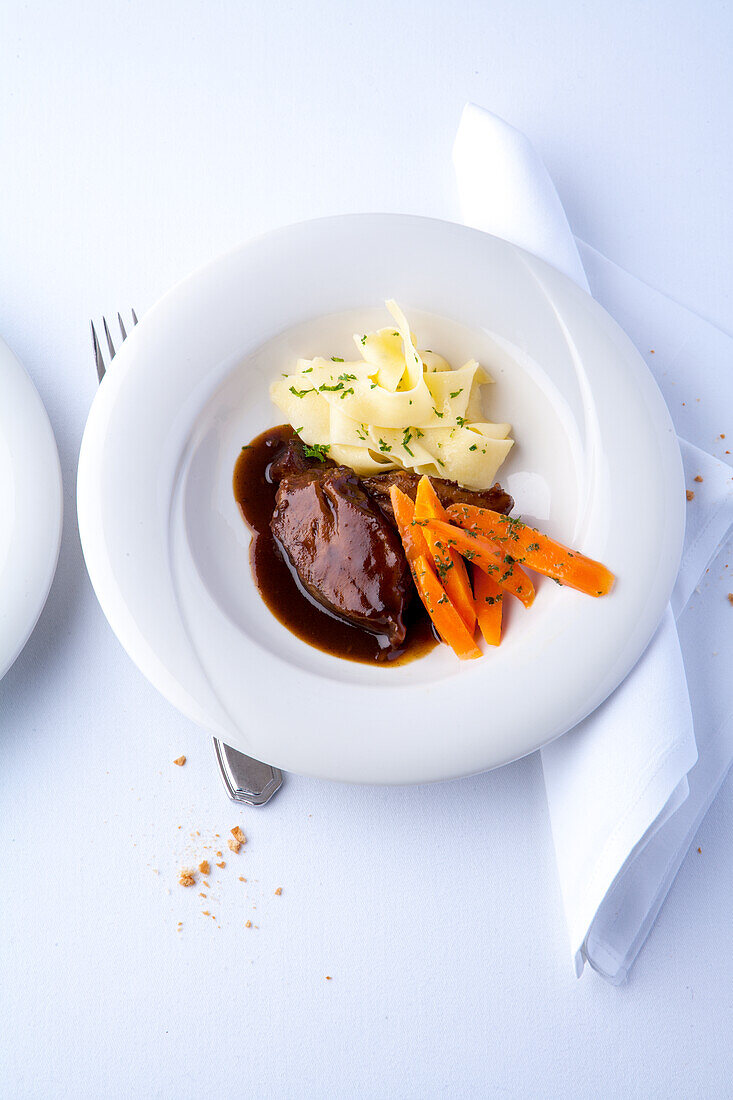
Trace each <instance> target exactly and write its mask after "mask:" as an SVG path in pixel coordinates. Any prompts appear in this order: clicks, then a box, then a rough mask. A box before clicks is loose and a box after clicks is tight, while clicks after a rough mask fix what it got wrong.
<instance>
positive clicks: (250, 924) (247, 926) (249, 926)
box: [244, 920, 252, 928]
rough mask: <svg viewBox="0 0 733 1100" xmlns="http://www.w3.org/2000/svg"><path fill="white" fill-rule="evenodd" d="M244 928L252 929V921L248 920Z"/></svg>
mask: <svg viewBox="0 0 733 1100" xmlns="http://www.w3.org/2000/svg"><path fill="white" fill-rule="evenodd" d="M244 927H245V928H251V927H252V921H251V920H246V921H245V922H244Z"/></svg>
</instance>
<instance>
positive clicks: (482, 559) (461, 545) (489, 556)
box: [423, 512, 534, 607]
mask: <svg viewBox="0 0 733 1100" xmlns="http://www.w3.org/2000/svg"><path fill="white" fill-rule="evenodd" d="M449 514H450V512H449ZM423 526H424V527H427V528H429V529H431V530H433V531H435V532H436V534H439V535H440V536H441V537H442V538H443V540H444V541H445V542H446V543H447V544H448V545H449V546H450V547H452V548H453V549H454V550H457V551H458V553H459V554H462V555H463V557H464V558H467V559H468V560H469V561H472V562H473V564H474V565H477V566H478V567H479V569H483V571H484V573H488V574H489V576H490V577H492V578H493V579H494V580H495V581H496V583H497V584H499V585H501V587H502V588H503V589H504V590H505V591H506V592H511V594H512V595H513V596H516V597H517V599H518V600H521V602H522V603H523V604H524V606H525V607H531V605H532V603H533V601H534V585H533V584H532V581H531V580H530V579H529V577H528V576H527V574H526V573H525V572H524V570H523V569H522V568H521V567H520V566H519V565H516V564H515V562H514V560H513V558H512V557H511V556H510V555H509V554H507V552H506V550H505V549H504V547H500V546H498V545H497V544H496V543H495V542H492V541H491V540H490V539H486V538H483V537H482V536H481V535H477V534H476V532H475V531H464V530H463V529H462V528H461V527H454V526H453V524H450V523H443V521H442V520H439V519H429V520H425V521H423Z"/></svg>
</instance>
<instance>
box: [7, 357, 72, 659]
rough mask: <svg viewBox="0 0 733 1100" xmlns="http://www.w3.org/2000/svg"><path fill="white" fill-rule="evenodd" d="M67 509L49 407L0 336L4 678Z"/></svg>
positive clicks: (24, 636)
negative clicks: (45, 406) (47, 412)
mask: <svg viewBox="0 0 733 1100" xmlns="http://www.w3.org/2000/svg"><path fill="white" fill-rule="evenodd" d="M62 516H63V491H62V487H61V467H60V466H59V456H58V451H57V450H56V440H55V439H54V436H53V431H52V429H51V425H50V423H49V420H48V416H47V414H46V410H45V409H44V407H43V403H42V401H41V399H40V397H39V396H38V392H37V390H36V388H35V386H34V385H33V383H32V382H31V380H30V378H29V377H28V375H27V374H26V372H25V371H24V370H23V367H22V366H21V365H20V363H19V362H18V360H17V359H16V358H15V356H14V355H13V353H12V352H11V350H10V348H9V347H8V346H7V345H6V344H5V343H3V341H2V340H0V679H1V678H2V677H3V676H4V675H5V673H6V672H7V671H8V669H9V668H10V666H11V665H12V663H13V661H14V660H15V658H16V657H17V656H18V654H19V653H20V651H21V649H22V648H23V646H24V645H25V643H26V642H27V640H28V638H29V637H30V634H31V631H32V630H33V627H34V626H35V625H36V622H37V621H38V616H39V615H40V614H41V611H42V610H43V606H44V604H45V602H46V597H47V596H48V592H49V589H50V587H51V581H52V580H53V575H54V573H55V571H56V562H57V560H58V555H59V545H60V543H61V523H62Z"/></svg>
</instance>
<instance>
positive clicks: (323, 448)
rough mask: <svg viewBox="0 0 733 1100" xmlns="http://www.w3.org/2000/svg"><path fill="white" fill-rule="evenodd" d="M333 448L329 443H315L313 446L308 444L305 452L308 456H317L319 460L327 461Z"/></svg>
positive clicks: (304, 449)
mask: <svg viewBox="0 0 733 1100" xmlns="http://www.w3.org/2000/svg"><path fill="white" fill-rule="evenodd" d="M330 450H331V447H330V444H328V443H314V444H313V445H312V446H310V445H307V444H306V446H305V447H304V448H303V454H304V455H305V457H306V458H317V459H318V461H319V462H325V461H326V455H327V454H328V452H329V451H330Z"/></svg>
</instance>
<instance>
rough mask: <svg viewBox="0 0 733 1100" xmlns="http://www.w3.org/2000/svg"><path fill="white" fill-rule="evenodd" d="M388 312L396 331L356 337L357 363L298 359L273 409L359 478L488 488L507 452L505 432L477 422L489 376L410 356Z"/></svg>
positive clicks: (402, 321) (406, 338)
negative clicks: (412, 476)
mask: <svg viewBox="0 0 733 1100" xmlns="http://www.w3.org/2000/svg"><path fill="white" fill-rule="evenodd" d="M386 306H387V309H388V310H389V312H390V313H391V314H392V317H393V318H394V321H395V323H394V325H392V326H391V327H389V328H383V329H380V330H379V331H378V332H368V333H365V334H356V335H355V336H354V342H355V343H356V346H357V348H358V350H359V353H360V355H361V359H359V360H356V361H354V362H345V361H343V360H342V359H339V358H337V357H335V356H334V357H333V358H331V359H322V358H316V359H299V360H298V361H297V369H296V371H295V372H294V373H293V374H288V375H286V376H284V377H283V378H280V379H278V381H276V382H274V383H273V385H272V386H271V388H270V396H271V397H272V400H273V401H274V403H275V404H276V405H277V407H278V408H279V409H280V410H282V412H283V413H284V414H285V416H286V417H287V419H288V421H289V423H290V424H292V426H293V427H294V428H295V431H296V432H297V433H298V435H299V436H300V438H301V439H302V440H303V441H304V443H306V444H308V445H309V446H311V447H318V448H319V449H320V450H321V452H326V453H327V454H328V456H329V458H332V459H333V460H334V461H335V462H337V463H339V464H343V465H345V466H351V468H352V469H353V470H354V471H355V472H356V473H357V474H360V475H362V476H367V475H370V474H376V473H384V472H385V471H387V470H393V469H400V468H403V469H407V470H414V471H416V472H417V473H419V474H428V475H429V476H433V477H441V478H449V479H451V480H453V481H457V482H458V483H459V484H460V485H463V486H465V487H466V488H467V489H483V488H486V487H487V486H489V485H491V484H492V482H493V481H494V478H495V477H496V472H497V470H498V469H499V467H500V466H501V464H502V462H503V461H504V459H505V458H506V456H507V454H508V453H509V451H510V449H511V447H512V444H513V440H511V439H509V438H508V436H509V432H510V431H511V425H510V424H494V423H490V422H488V421H486V420H484V414H483V409H482V400H481V387H482V386H484V385H486V383H488V382H491V381H492V379H491V377H490V376H489V375H488V374H487V373H486V371H485V370H484V369H483V367H481V366H480V365H479V363H478V362H477V361H476V360H475V359H470V360H469V361H468V362H467V363H465V364H464V365H463V366H462V367H459V368H457V369H456V370H454V369H453V368H452V367H451V366H450V364H449V363H448V362H447V361H446V360H445V359H444V358H443V357H442V356H441V355H438V354H436V353H435V352H433V351H418V350H417V346H416V340H415V337H414V335H413V334H412V333H411V332H410V327H409V325H408V323H407V320H406V318H405V316H404V314H403V313H402V310H401V309H400V308H399V306H398V305H397V303H396V302H395V301H393V300H390V301H388V302H386Z"/></svg>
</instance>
